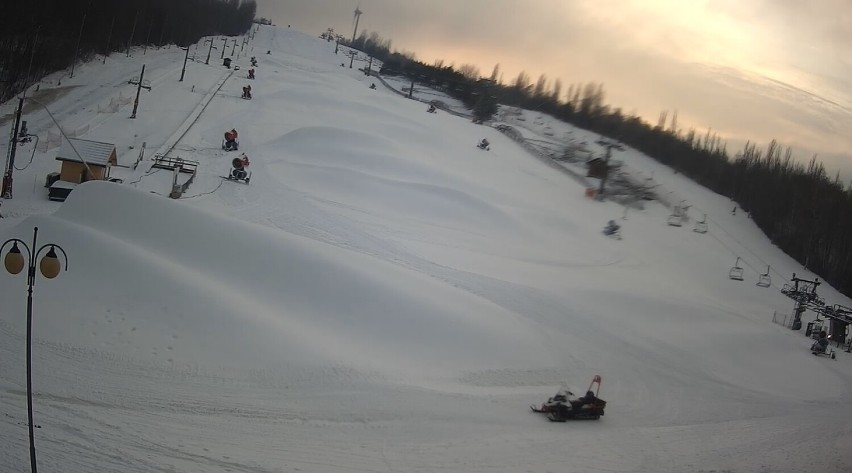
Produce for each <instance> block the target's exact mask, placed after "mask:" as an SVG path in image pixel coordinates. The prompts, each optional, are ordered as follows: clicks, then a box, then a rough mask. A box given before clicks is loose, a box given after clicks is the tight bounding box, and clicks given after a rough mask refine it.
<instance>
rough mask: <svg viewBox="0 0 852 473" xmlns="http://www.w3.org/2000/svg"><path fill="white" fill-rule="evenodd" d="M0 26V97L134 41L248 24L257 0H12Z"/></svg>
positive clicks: (153, 42)
mask: <svg viewBox="0 0 852 473" xmlns="http://www.w3.org/2000/svg"><path fill="white" fill-rule="evenodd" d="M8 3H9V4H8V5H6V6H5V7H3V13H4V16H5V17H6V18H7V19H8V20H10V21H7V22H6V24H5V25H4V27H3V28H2V29H0V102H5V101H6V100H8V99H10V98H11V97H13V96H14V95H15V94H17V93H19V92H21V91H22V90H24V89H25V88H26V87H28V86H29V85H31V84H33V83H35V82H37V81H38V80H39V79H40V78H42V77H44V76H45V75H47V74H50V73H52V72H55V71H58V70H62V69H65V68H68V67H69V66H71V65H72V64H74V62H75V61H79V60H84V61H85V60H89V59H92V58H93V57H94V56H96V55H108V54H109V53H111V52H115V51H124V50H127V49H129V48H130V47H132V46H140V45H147V46H164V45H167V44H177V45H181V46H186V45H189V44H193V43H195V42H196V41H198V40H199V39H200V38H202V37H204V36H210V35H217V34H222V35H228V36H236V35H240V34H243V33H245V32H246V31H248V30H249V28H251V25H252V21H253V20H254V17H255V12H256V10H257V5H256V3H255V0H121V1H116V0H29V1H26V2H8Z"/></svg>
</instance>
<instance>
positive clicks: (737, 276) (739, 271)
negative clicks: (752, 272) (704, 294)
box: [728, 256, 743, 281]
mask: <svg viewBox="0 0 852 473" xmlns="http://www.w3.org/2000/svg"><path fill="white" fill-rule="evenodd" d="M728 277H729V278H731V279H733V280H734V281H742V280H743V267H742V266H740V257H739V256H737V262H736V263H734V267H732V268H731V270H730V271H729V272H728Z"/></svg>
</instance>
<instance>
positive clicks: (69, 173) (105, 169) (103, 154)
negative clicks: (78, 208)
mask: <svg viewBox="0 0 852 473" xmlns="http://www.w3.org/2000/svg"><path fill="white" fill-rule="evenodd" d="M56 160H57V161H59V162H61V163H62V167H61V168H60V170H59V177H58V179H56V180H53V182H50V184H49V186H48V198H49V199H50V200H59V201H64V200H65V198H66V197H68V194H70V193H71V191H72V190H73V189H74V187H75V186H76V185H77V184H82V183H84V182H86V181H94V180H99V181H102V180H106V179H109V172H110V167H111V166H114V165H116V164H118V155H117V154H116V150H115V145H114V144H112V143H103V142H100V141H91V140H80V139H76V138H69V139H67V140H65V141H63V142H62V146H61V147H60V148H59V154H57V155H56Z"/></svg>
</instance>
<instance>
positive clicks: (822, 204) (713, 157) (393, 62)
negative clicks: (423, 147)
mask: <svg viewBox="0 0 852 473" xmlns="http://www.w3.org/2000/svg"><path fill="white" fill-rule="evenodd" d="M340 41H341V43H342V44H346V45H349V46H351V47H353V48H355V49H358V50H361V51H363V52H365V53H367V54H369V55H371V56H373V57H376V58H378V59H380V60H381V61H383V67H382V71H381V72H382V73H384V74H394V75H402V76H405V77H407V78H408V79H410V80H412V81H413V82H415V83H419V84H423V85H427V86H429V87H432V88H435V89H438V90H442V91H444V92H445V93H447V94H448V95H450V96H451V97H454V98H456V99H458V100H461V101H462V102H463V103H464V104H465V105H467V106H468V107H471V108H472V109H473V112H474V116H475V118H476V119H477V120H487V119H489V118H490V117H491V116H492V115H493V114H494V113H495V112H496V110H497V104H498V103H499V104H503V105H509V106H516V107H520V108H524V109H528V110H539V111H541V112H543V113H547V114H549V115H551V116H553V117H555V118H558V119H560V120H562V121H565V122H567V123H570V124H572V125H575V126H578V127H581V128H584V129H587V130H591V131H594V132H596V133H600V134H601V135H604V136H607V137H610V138H613V139H617V140H619V141H621V142H623V143H625V144H627V145H629V146H631V147H633V148H635V149H637V150H639V151H641V152H643V153H645V154H647V155H648V156H650V157H652V158H654V159H656V160H657V161H659V162H661V163H663V164H666V165H667V166H669V167H671V168H672V169H674V170H675V171H677V172H681V173H683V174H684V175H686V176H688V177H689V178H691V179H692V180H694V181H695V182H697V183H699V184H701V185H703V186H705V187H707V188H709V189H711V190H713V191H714V192H716V193H718V194H721V195H723V196H726V197H729V198H730V199H731V201H732V203H734V204H736V205H739V206H740V207H741V208H742V209H743V210H745V211H746V212H748V213H749V215H750V216H751V218H752V219H753V220H754V222H755V223H756V224H757V225H758V227H760V229H761V230H763V232H764V233H765V234H766V235H767V236H768V237H769V239H770V240H771V241H772V243H774V244H775V245H777V246H778V247H779V248H780V249H781V250H783V251H784V252H785V253H787V254H788V255H790V256H791V257H793V258H794V259H795V260H796V261H798V262H799V263H801V264H802V265H804V266H805V267H806V268H807V269H809V270H811V271H813V272H814V273H816V274H820V275H821V276H822V278H823V279H824V280H825V281H827V282H828V283H829V284H831V285H832V286H834V287H836V288H838V289H839V290H840V292H842V293H843V294H845V295H847V296H852V218H850V217H852V186H848V187H846V186H844V184H843V183H842V182H840V179H839V174H838V175H835V177H834V178H833V179H832V178H830V177H829V176H828V175H827V173H826V171H825V168H824V167H823V165H822V164H821V163H819V162H818V161H817V157H816V156H814V157H813V159H811V161H810V162H809V163H808V164H807V165H805V164H802V163H800V162H797V161H794V160H793V158H792V150H791V149H790V148H786V149H782V146H781V145H779V144H778V142H777V141H775V140H773V141H772V142H770V143H769V144H768V146H767V147H766V149H765V150H761V149H758V147H757V146H756V145H754V144H753V143H747V144H746V145H745V146H744V147H743V149H742V150H740V151H738V152H736V153H735V154H734V155H733V156H730V155H729V153H728V150H727V146H726V144H725V143H724V142H722V140H721V139H720V138H719V136H718V135H717V134H716V133H714V132H712V130H708V131H707V132H706V133H703V134H699V133H697V132H696V131H695V130H694V129H690V130H689V131H687V132H685V133H684V132H682V131H681V130H679V129H678V127H677V113H676V112H675V113H674V114H673V115H672V117H671V120H669V119H668V114H667V113H666V112H663V113H662V114H661V115H660V119H659V121H658V123H656V124H651V123H648V122H646V121H645V120H643V119H642V118H640V117H638V116H631V115H627V114H624V113H623V112H622V110H621V109H619V108H613V107H611V106H609V105H607V104H606V103H605V100H604V98H605V93H604V87H603V84H598V83H586V84H572V85H570V86H569V87H568V88H567V90H566V89H564V87H563V84H562V83H561V82H560V81H559V80H558V79H557V80H555V81H552V82H550V81H548V80H547V77H546V76H544V75H541V76H540V77H539V79H538V80H537V81H536V82H535V83H533V82H532V80H531V79H530V78H529V76H528V75H527V74H526V73H525V72H521V73H519V74H518V76H517V78H515V80H514V81H512V82H511V83H508V84H507V83H504V81H503V77H502V75H501V74H500V70H499V65H497V66H495V67H494V70H493V71H492V74H491V76H490V77H489V78H482V77H480V75H479V70H478V69H477V68H476V67H475V66H471V65H467V64H465V65H462V66H460V67H455V66H453V65H450V66H446V65H445V64H444V62H443V61H442V60H437V61H435V62H434V63H433V64H425V63H423V62H420V61H417V60H415V59H414V56H413V54H409V53H401V52H396V51H394V52H392V51H391V50H390V45H391V43H390V41H389V40H382V39H381V38H380V37H379V35H378V34H376V33H367V32H362V33H361V35H360V36H359V37H358V38H356V39H355V41H347V40H345V39H340Z"/></svg>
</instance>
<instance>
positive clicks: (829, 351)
mask: <svg viewBox="0 0 852 473" xmlns="http://www.w3.org/2000/svg"><path fill="white" fill-rule="evenodd" d="M811 353H813V354H814V355H817V356H827V357H829V358H831V359H832V360H836V359H837V355H835V353H834V348H831V347H830V346H828V338H827V337H825V332H820V338H819V340H817V341H815V342H814V343H813V345H811Z"/></svg>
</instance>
